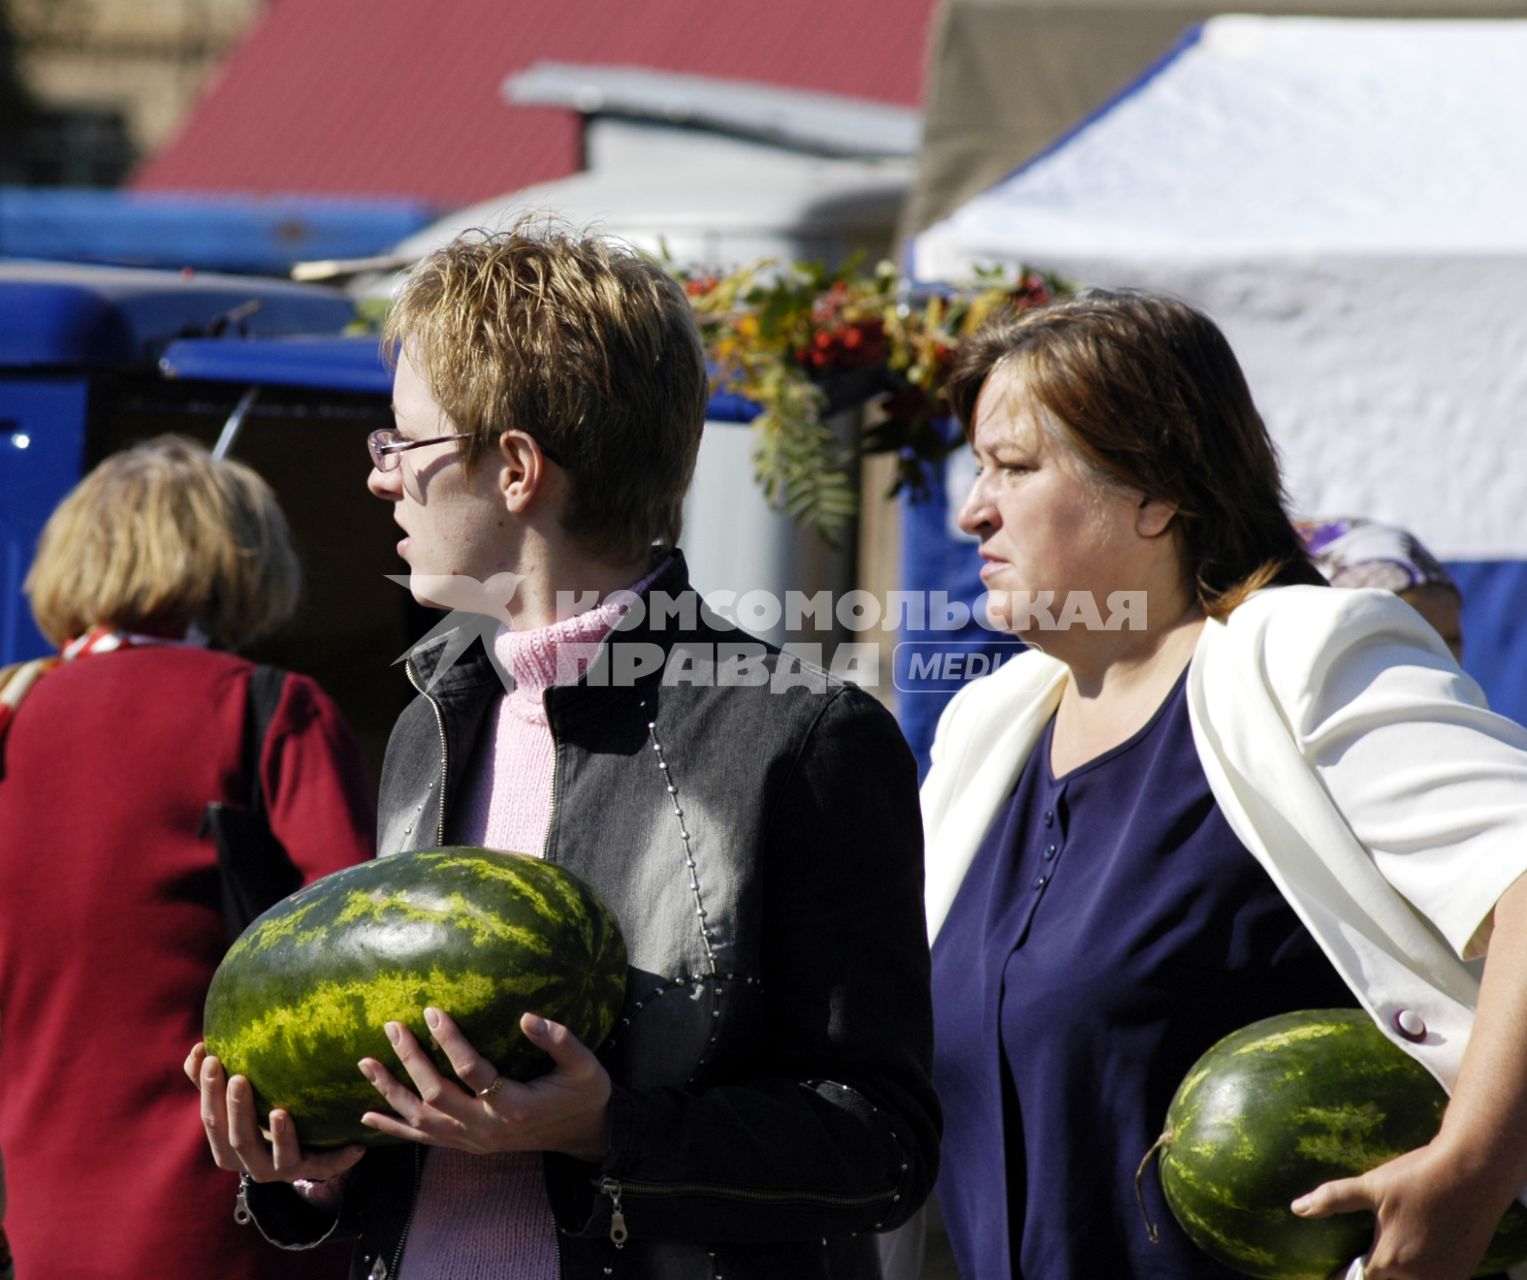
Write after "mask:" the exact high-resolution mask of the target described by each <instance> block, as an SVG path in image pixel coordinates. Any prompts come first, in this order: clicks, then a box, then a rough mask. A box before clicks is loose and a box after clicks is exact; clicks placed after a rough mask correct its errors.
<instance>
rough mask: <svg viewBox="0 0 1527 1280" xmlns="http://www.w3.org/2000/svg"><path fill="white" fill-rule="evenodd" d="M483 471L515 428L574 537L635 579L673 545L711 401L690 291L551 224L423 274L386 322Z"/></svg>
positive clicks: (528, 221)
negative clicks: (563, 470)
mask: <svg viewBox="0 0 1527 1280" xmlns="http://www.w3.org/2000/svg"><path fill="white" fill-rule="evenodd" d="M384 340H385V342H386V350H387V352H388V354H389V355H395V354H396V351H397V350H398V348H399V347H400V346H401V345H403V344H406V345H407V347H408V354H409V359H410V360H411V361H412V362H413V364H414V366H415V367H416V368H417V369H419V371H420V373H421V374H422V375H423V377H424V380H425V381H426V383H428V385H429V388H430V392H431V394H432V395H433V396H434V398H435V401H436V403H438V404H439V405H440V407H441V409H442V410H444V411H445V413H446V415H447V416H448V417H449V418H450V420H451V421H452V422H453V423H454V424H455V426H456V429H457V430H459V431H464V432H468V433H470V435H471V438H470V439H469V440H467V441H465V442H464V444H463V445H462V448H461V452H462V455H463V457H464V458H465V461H466V465H467V466H468V467H475V466H476V465H477V464H478V463H479V462H480V461H481V460H482V458H483V457H485V456H487V455H488V454H489V453H490V452H491V451H492V450H494V449H495V448H496V447H497V440H498V437H499V434H500V433H501V432H503V431H505V430H508V429H509V428H511V427H513V428H518V429H519V430H522V431H524V432H526V433H527V434H528V435H530V436H532V437H534V438H535V439H536V440H537V441H539V442H540V443H541V444H542V445H543V447H545V448H547V449H549V450H551V451H552V452H553V453H554V454H556V455H557V457H558V458H559V459H561V460H563V461H564V462H565V464H566V466H567V469H568V473H569V477H570V480H571V485H570V494H569V499H568V505H567V509H566V511H565V512H564V514H563V525H564V527H565V528H566V529H567V531H568V532H569V533H570V534H572V535H573V536H574V537H575V538H577V539H578V540H579V541H580V542H581V543H583V545H585V546H586V547H587V548H589V549H590V550H591V551H593V552H594V553H596V554H599V555H603V556H606V557H608V558H609V559H611V560H613V561H618V562H620V563H626V562H629V561H631V560H636V559H639V558H641V557H642V556H644V555H645V554H646V551H647V548H648V547H649V546H650V545H651V544H652V543H654V542H661V543H666V544H668V545H672V544H673V543H675V542H677V540H678V536H679V530H680V526H681V524H682V520H683V501H684V493H685V490H686V489H688V487H689V481H690V479H691V477H692V476H693V474H694V467H695V458H696V455H697V454H698V452H699V448H700V433H701V430H702V428H703V427H704V424H705V407H706V404H707V402H708V399H709V394H710V393H709V379H708V377H707V373H706V368H705V353H704V348H703V346H702V344H701V341H700V335H699V331H698V329H697V328H696V326H695V320H694V313H693V310H692V309H691V307H690V305H689V299H688V298H687V297H686V296H685V294H684V290H683V288H682V287H681V286H680V285H679V284H678V282H677V281H676V280H674V279H673V277H672V276H670V275H669V274H668V273H667V272H666V271H664V270H663V269H662V268H661V267H660V266H658V265H657V264H656V263H654V262H651V261H648V260H646V259H644V258H642V257H639V256H638V255H637V254H636V253H634V252H632V251H630V250H629V249H626V248H624V247H622V246H620V245H618V244H616V243H613V242H611V241H609V240H605V239H602V238H600V237H597V236H592V235H583V234H578V233H575V232H573V231H571V230H569V229H567V228H566V227H564V226H562V225H561V224H560V223H558V222H556V221H554V220H551V219H546V218H541V217H530V218H523V219H521V220H520V221H519V222H518V223H516V224H515V225H514V226H513V227H512V228H510V229H509V230H507V231H502V232H498V233H488V232H482V231H474V232H468V233H466V234H465V235H463V236H459V237H458V238H457V239H456V240H454V241H452V243H451V244H449V245H447V246H446V247H445V248H444V249H441V250H439V251H438V252H436V253H433V254H431V255H430V256H429V257H428V258H425V259H424V260H423V261H422V262H420V263H419V264H418V266H417V267H415V268H414V270H413V272H412V273H411V274H410V275H409V277H408V279H407V281H406V282H405V284H404V285H403V288H402V291H401V292H400V293H399V295H398V297H397V300H396V301H395V302H394V304H393V306H392V309H391V311H390V312H389V313H388V316H387V323H386V328H385V333H384Z"/></svg>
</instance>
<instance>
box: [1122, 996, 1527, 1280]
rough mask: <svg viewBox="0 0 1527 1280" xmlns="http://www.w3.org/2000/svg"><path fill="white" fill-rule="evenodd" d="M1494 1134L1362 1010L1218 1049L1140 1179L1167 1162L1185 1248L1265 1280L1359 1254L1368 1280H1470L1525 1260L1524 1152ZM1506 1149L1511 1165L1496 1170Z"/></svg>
mask: <svg viewBox="0 0 1527 1280" xmlns="http://www.w3.org/2000/svg"><path fill="white" fill-rule="evenodd" d="M1502 1078H1503V1077H1496V1079H1497V1080H1500V1079H1502ZM1458 1097H1459V1094H1457V1093H1455V1095H1454V1100H1455V1103H1456V1101H1457V1098H1458ZM1444 1112H1447V1116H1448V1120H1447V1123H1446V1125H1444V1121H1443V1116H1444ZM1480 1114H1482V1115H1483V1114H1488V1112H1487V1111H1486V1110H1485V1109H1484V1108H1481V1110H1480ZM1439 1128H1441V1129H1443V1134H1442V1135H1441V1136H1439V1133H1438V1131H1439ZM1496 1128H1497V1130H1498V1132H1495V1133H1489V1132H1481V1131H1480V1129H1479V1127H1478V1126H1477V1125H1474V1124H1471V1123H1468V1113H1467V1110H1465V1111H1459V1110H1458V1109H1457V1108H1456V1107H1449V1105H1448V1098H1447V1095H1446V1094H1445V1093H1444V1092H1443V1090H1442V1086H1441V1085H1439V1084H1438V1083H1437V1082H1436V1081H1435V1080H1433V1079H1432V1077H1431V1075H1430V1073H1428V1072H1427V1070H1426V1068H1425V1067H1423V1066H1421V1065H1420V1063H1418V1062H1416V1061H1415V1060H1414V1059H1413V1058H1411V1057H1410V1056H1409V1055H1407V1054H1406V1053H1405V1052H1404V1051H1403V1050H1401V1049H1399V1048H1397V1047H1396V1046H1394V1045H1393V1044H1391V1043H1390V1042H1389V1040H1387V1039H1386V1038H1385V1036H1384V1034H1383V1032H1381V1031H1380V1030H1379V1029H1378V1028H1377V1027H1376V1026H1375V1025H1374V1023H1373V1019H1372V1018H1371V1017H1369V1016H1368V1014H1366V1013H1364V1012H1363V1011H1362V1010H1358V1009H1322V1010H1306V1011H1302V1012H1296V1013H1286V1014H1281V1015H1279V1016H1278V1017H1274V1018H1266V1019H1264V1020H1262V1021H1260V1022H1255V1023H1252V1024H1251V1025H1250V1026H1248V1027H1243V1028H1242V1029H1241V1030H1239V1031H1236V1032H1233V1033H1232V1034H1230V1035H1228V1036H1226V1037H1225V1038H1224V1039H1223V1040H1221V1041H1219V1042H1218V1043H1217V1044H1215V1045H1213V1046H1212V1047H1211V1048H1210V1049H1209V1050H1208V1051H1207V1052H1206V1053H1205V1054H1204V1055H1203V1056H1202V1057H1201V1058H1200V1059H1199V1060H1198V1062H1197V1063H1195V1064H1194V1065H1193V1067H1192V1068H1191V1069H1190V1070H1189V1071H1188V1073H1187V1075H1186V1076H1185V1077H1184V1079H1183V1082H1182V1085H1181V1086H1180V1087H1179V1089H1178V1090H1177V1094H1176V1096H1175V1097H1174V1098H1173V1099H1172V1104H1171V1107H1170V1108H1169V1109H1168V1112H1167V1120H1166V1129H1165V1131H1164V1132H1163V1133H1162V1135H1161V1138H1160V1139H1159V1140H1158V1141H1157V1143H1156V1146H1155V1147H1153V1148H1152V1151H1151V1153H1150V1154H1148V1155H1147V1157H1146V1163H1145V1164H1142V1165H1141V1171H1142V1173H1143V1172H1144V1170H1145V1168H1146V1166H1147V1164H1148V1163H1149V1160H1150V1158H1151V1155H1153V1154H1155V1153H1157V1152H1159V1153H1160V1172H1161V1185H1162V1191H1163V1192H1164V1193H1165V1197H1166V1202H1167V1205H1168V1206H1169V1207H1170V1208H1171V1210H1172V1213H1173V1214H1174V1216H1175V1217H1176V1218H1177V1220H1178V1222H1179V1224H1180V1225H1181V1226H1182V1228H1183V1230H1184V1231H1185V1232H1186V1233H1187V1235H1188V1237H1189V1238H1190V1239H1191V1240H1192V1241H1193V1242H1194V1243H1195V1244H1196V1245H1198V1246H1199V1248H1201V1249H1203V1250H1204V1251H1205V1252H1206V1253H1208V1254H1209V1255H1210V1256H1211V1257H1213V1258H1215V1259H1216V1260H1217V1261H1219V1262H1221V1263H1223V1264H1224V1265H1225V1266H1228V1267H1231V1268H1232V1269H1234V1270H1236V1271H1240V1272H1242V1273H1244V1274H1246V1275H1250V1276H1257V1277H1260V1280H1325V1277H1328V1276H1330V1275H1332V1274H1333V1273H1334V1274H1336V1275H1338V1276H1340V1275H1344V1274H1346V1267H1347V1264H1348V1263H1349V1262H1350V1260H1351V1259H1354V1258H1357V1257H1359V1256H1360V1255H1363V1254H1365V1253H1366V1254H1367V1255H1368V1258H1369V1262H1368V1265H1367V1267H1366V1277H1367V1280H1465V1277H1468V1276H1470V1275H1473V1274H1476V1267H1477V1268H1478V1272H1477V1274H1490V1273H1492V1272H1495V1271H1500V1270H1503V1269H1504V1268H1505V1267H1507V1266H1513V1265H1515V1264H1516V1263H1519V1262H1522V1261H1524V1260H1527V1208H1524V1207H1523V1206H1521V1205H1519V1204H1515V1203H1513V1199H1512V1197H1513V1189H1514V1188H1515V1187H1516V1186H1518V1185H1520V1181H1519V1180H1517V1179H1516V1169H1515V1167H1514V1166H1515V1165H1516V1164H1517V1163H1519V1162H1520V1161H1521V1160H1522V1159H1523V1157H1524V1155H1527V1152H1524V1151H1523V1150H1522V1149H1521V1147H1520V1145H1519V1144H1518V1143H1517V1142H1516V1139H1515V1138H1514V1136H1513V1130H1512V1128H1511V1127H1510V1126H1505V1127H1501V1126H1496ZM1497 1148H1503V1149H1506V1150H1507V1151H1508V1153H1509V1154H1511V1155H1512V1157H1513V1158H1512V1159H1509V1160H1506V1161H1499V1160H1491V1159H1489V1158H1488V1156H1489V1154H1490V1153H1491V1152H1492V1151H1493V1150H1495V1149H1497ZM1460 1152H1461V1153H1463V1156H1462V1157H1460V1154H1459V1153H1460ZM1492 1168H1495V1169H1498V1170H1499V1171H1500V1172H1499V1174H1498V1175H1492V1179H1493V1180H1492V1181H1490V1182H1488V1183H1487V1182H1485V1181H1483V1178H1484V1176H1485V1174H1486V1172H1487V1171H1488V1170H1490V1169H1492ZM1291 1202H1292V1207H1291ZM1142 1204H1143V1201H1142ZM1361 1211H1367V1212H1361ZM1375 1216H1376V1218H1377V1223H1376V1224H1375ZM1375 1225H1376V1230H1375ZM1492 1237H1493V1238H1492ZM1481 1259H1483V1260H1484V1262H1483V1264H1481Z"/></svg>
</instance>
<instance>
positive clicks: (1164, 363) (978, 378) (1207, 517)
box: [947, 290, 1322, 618]
mask: <svg viewBox="0 0 1527 1280" xmlns="http://www.w3.org/2000/svg"><path fill="white" fill-rule="evenodd" d="M999 365H1001V366H1003V367H1005V368H1011V369H1012V370H1013V371H1014V372H1016V373H1019V374H1021V376H1022V378H1023V388H1024V391H1025V392H1026V393H1028V394H1030V395H1032V396H1034V397H1035V398H1036V399H1037V400H1038V401H1039V402H1040V403H1041V404H1042V405H1043V406H1044V407H1045V408H1046V409H1048V410H1049V412H1050V414H1051V415H1053V417H1054V418H1055V419H1056V420H1058V422H1059V423H1060V425H1061V426H1062V427H1063V428H1064V431H1065V435H1066V437H1067V439H1066V440H1065V441H1064V443H1065V444H1067V445H1068V446H1069V447H1070V448H1071V449H1072V450H1073V451H1074V452H1075V453H1076V454H1077V455H1078V456H1079V457H1080V458H1081V459H1082V460H1083V461H1084V462H1085V463H1086V464H1088V465H1089V466H1090V467H1091V469H1092V470H1094V471H1095V472H1097V473H1098V474H1099V475H1100V476H1102V477H1103V478H1104V479H1106V480H1111V481H1113V482H1115V483H1118V484H1122V485H1124V486H1126V487H1128V488H1130V489H1134V490H1137V491H1139V492H1141V493H1144V494H1147V495H1149V496H1150V497H1152V498H1155V499H1158V500H1160V501H1163V502H1169V503H1171V504H1172V505H1173V506H1175V507H1176V509H1177V518H1176V520H1175V521H1174V525H1175V527H1176V529H1177V539H1178V545H1179V547H1180V548H1181V554H1182V557H1183V567H1184V570H1185V572H1186V574H1187V576H1188V580H1189V581H1190V582H1191V583H1192V584H1193V585H1194V589H1195V590H1196V592H1197V595H1198V600H1199V603H1200V604H1201V605H1202V606H1203V609H1204V611H1205V613H1207V614H1208V615H1209V616H1210V617H1213V618H1223V617H1226V616H1227V615H1229V613H1230V612H1231V611H1232V610H1233V609H1235V607H1236V606H1237V605H1239V604H1240V603H1241V602H1242V601H1243V600H1244V599H1245V598H1246V597H1247V596H1248V595H1249V594H1250V593H1251V592H1253V591H1255V590H1257V589H1258V588H1259V587H1265V586H1269V585H1271V584H1274V583H1292V582H1304V583H1320V582H1321V581H1322V579H1321V577H1320V575H1319V574H1318V573H1317V572H1316V571H1315V569H1314V568H1313V567H1312V566H1311V565H1310V562H1309V559H1308V557H1307V556H1306V554H1305V551H1304V545H1303V543H1302V542H1301V541H1300V538H1299V535H1298V533H1297V532H1296V531H1295V529H1294V527H1293V524H1292V523H1291V522H1290V520H1289V516H1288V512H1287V508H1286V499H1285V496H1284V492H1283V481H1282V477H1281V475H1280V474H1279V470H1278V457H1277V452H1276V450H1275V449H1274V447H1273V443H1272V440H1271V438H1270V437H1269V436H1268V434H1267V428H1266V426H1265V425H1264V424H1263V422H1262V418H1261V415H1260V414H1258V412H1257V410H1256V406H1255V405H1254V404H1253V403H1252V399H1251V392H1250V390H1249V389H1248V388H1247V386H1246V378H1245V375H1244V374H1242V372H1241V366H1240V364H1239V363H1238V362H1237V360H1236V358H1235V353H1234V352H1232V351H1231V350H1230V344H1229V343H1228V342H1226V341H1225V336H1224V334H1222V333H1221V332H1220V331H1219V329H1218V327H1217V326H1216V325H1215V324H1214V322H1213V321H1212V320H1210V319H1209V318H1208V317H1207V316H1205V315H1204V314H1203V313H1202V312H1199V311H1197V310H1195V309H1194V308H1193V307H1190V306H1188V305H1187V304H1186V303H1184V302H1181V301H1179V300H1177V299H1176V298H1171V297H1166V296H1163V295H1159V294H1152V293H1145V292H1137V291H1118V292H1111V291H1110V292H1104V291H1101V290H1099V291H1092V292H1089V293H1086V294H1084V295H1082V296H1081V297H1078V298H1075V299H1072V300H1070V301H1066V302H1056V303H1052V304H1050V305H1048V306H1044V307H1038V308H1035V309H1033V310H1030V311H1025V312H1020V313H1016V314H1012V315H1004V316H1000V317H997V318H996V319H994V320H992V321H990V322H988V323H987V324H986V326H985V327H983V328H982V329H981V330H979V331H978V332H977V333H976V334H974V335H973V336H972V337H971V338H969V339H968V340H966V342H964V343H963V344H962V346H961V348H960V354H959V357H958V359H957V361H956V364H955V368H954V370H953V373H952V374H951V377H950V379H949V382H948V387H947V389H948V395H949V399H950V403H951V404H952V406H953V408H954V412H955V414H956V415H957V416H958V418H959V420H960V422H961V424H962V425H963V426H964V428H965V432H966V435H967V436H968V435H969V434H970V432H971V429H972V427H973V425H974V421H975V413H976V402H977V400H978V399H979V398H980V395H981V390H982V388H983V387H984V386H986V384H987V382H988V381H989V379H990V377H991V375H992V373H993V371H995V370H996V369H997V367H998V366H999Z"/></svg>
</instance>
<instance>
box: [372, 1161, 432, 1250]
mask: <svg viewBox="0 0 1527 1280" xmlns="http://www.w3.org/2000/svg"><path fill="white" fill-rule="evenodd" d="M423 1175H424V1148H423V1147H420V1146H415V1147H414V1186H413V1192H412V1194H410V1196H409V1197H408V1212H407V1213H406V1214H404V1215H403V1231H402V1233H401V1234H400V1235H399V1236H398V1243H397V1246H396V1247H395V1248H394V1249H393V1251H392V1270H390V1271H384V1272H382V1276H381V1278H380V1280H385V1278H386V1277H387V1276H395V1275H397V1274H398V1268H399V1267H401V1266H402V1265H403V1246H404V1245H406V1244H407V1243H408V1231H409V1228H410V1227H412V1226H413V1225H414V1206H415V1205H416V1204H418V1202H419V1183H420V1182H421V1181H423Z"/></svg>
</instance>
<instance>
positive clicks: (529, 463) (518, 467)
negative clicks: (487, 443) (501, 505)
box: [498, 427, 547, 511]
mask: <svg viewBox="0 0 1527 1280" xmlns="http://www.w3.org/2000/svg"><path fill="white" fill-rule="evenodd" d="M498 453H499V457H498V466H499V471H498V477H499V479H498V483H499V491H500V493H502V494H503V498H504V502H505V504H506V505H507V506H508V507H509V509H510V510H511V511H522V510H524V508H525V507H526V506H528V505H529V503H530V501H531V499H532V498H534V497H535V495H536V494H537V493H538V492H539V491H540V489H541V487H542V485H544V484H545V482H546V476H547V467H546V458H545V456H544V455H543V454H542V453H541V448H540V446H539V445H538V444H536V442H535V440H534V439H532V438H531V436H530V435H529V434H528V433H526V432H524V431H520V430H518V429H517V428H513V427H511V428H510V429H509V430H508V431H504V432H500V434H499V437H498Z"/></svg>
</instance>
